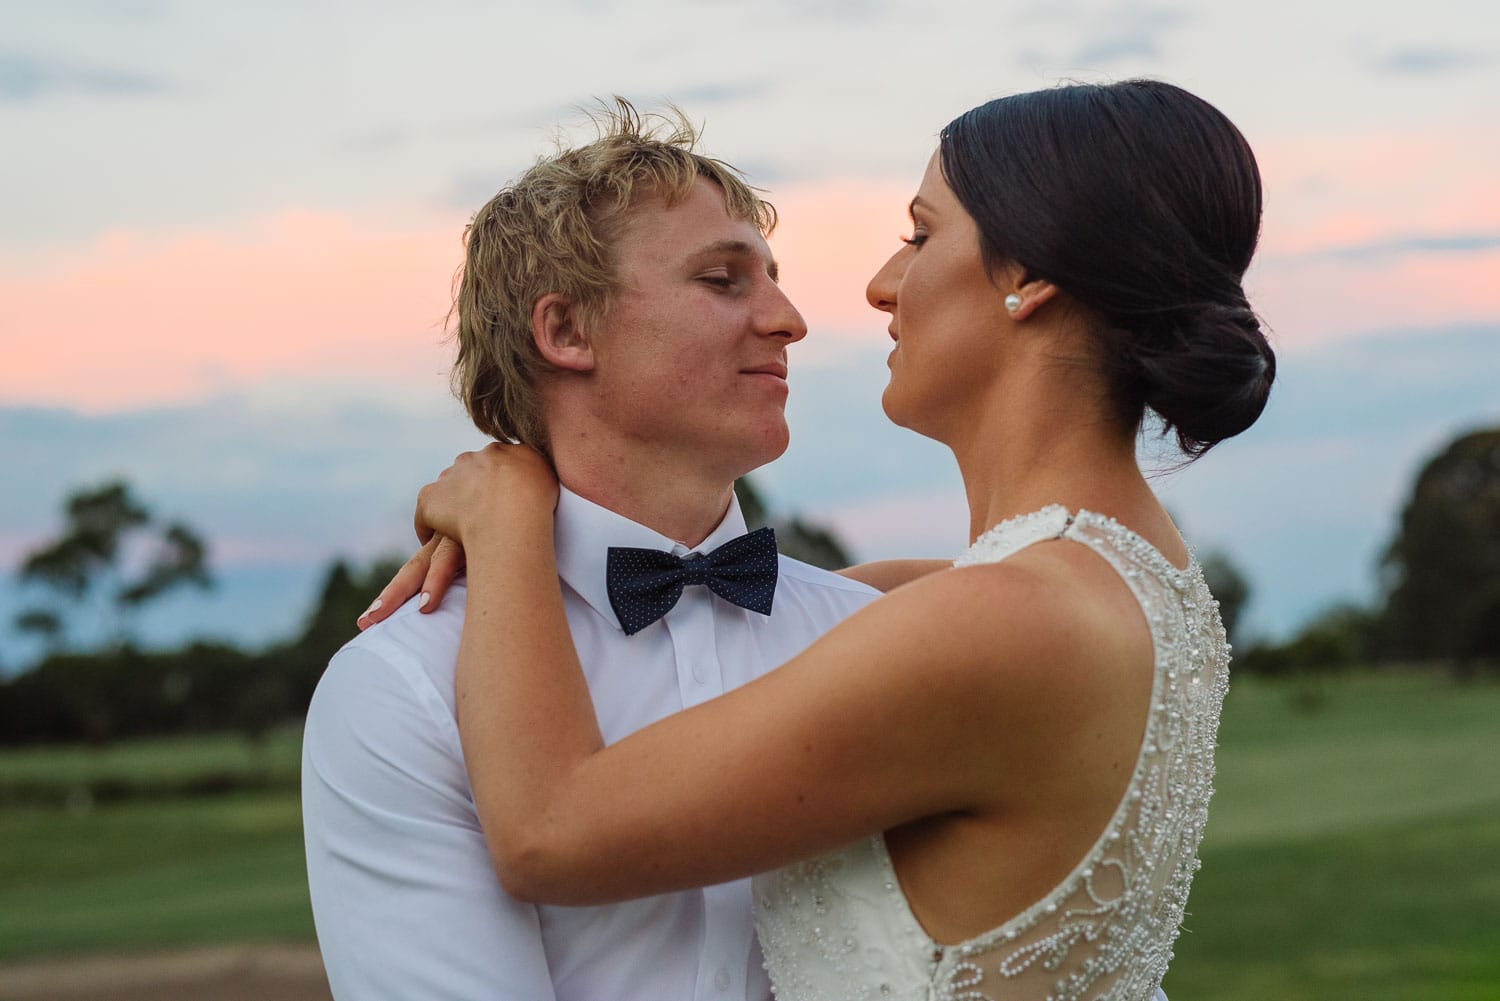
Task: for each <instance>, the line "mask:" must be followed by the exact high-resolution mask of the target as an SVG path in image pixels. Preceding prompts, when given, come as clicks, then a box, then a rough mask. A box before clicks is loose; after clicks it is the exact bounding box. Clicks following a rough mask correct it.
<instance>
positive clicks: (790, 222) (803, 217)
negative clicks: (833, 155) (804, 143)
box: [771, 178, 916, 351]
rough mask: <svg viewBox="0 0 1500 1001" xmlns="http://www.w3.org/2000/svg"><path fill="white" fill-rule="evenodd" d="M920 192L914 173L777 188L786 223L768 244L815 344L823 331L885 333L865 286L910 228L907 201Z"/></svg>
mask: <svg viewBox="0 0 1500 1001" xmlns="http://www.w3.org/2000/svg"><path fill="white" fill-rule="evenodd" d="M915 193H916V178H913V179H912V181H911V183H910V184H903V183H899V182H892V181H867V180H854V181H844V180H833V181H828V182H823V183H819V184H808V185H789V186H787V187H785V188H781V189H778V190H777V191H775V192H773V193H772V195H771V199H772V201H773V202H775V204H776V208H777V210H778V211H779V212H780V215H781V223H780V225H779V226H778V227H777V229H776V233H775V235H774V236H773V237H772V240H771V249H772V251H773V252H774V253H775V254H776V257H777V260H778V262H779V263H780V265H781V273H782V278H781V285H782V287H783V288H784V289H786V291H787V295H789V296H790V297H791V299H792V301H793V302H794V303H796V304H797V307H798V308H799V309H800V310H801V311H802V315H803V317H804V318H805V319H806V320H807V324H808V328H809V330H810V336H809V338H808V340H809V342H810V343H809V344H808V348H809V349H810V350H813V351H815V350H816V347H817V341H818V340H819V338H820V335H823V334H828V335H831V336H845V337H848V336H855V337H865V336H875V337H884V336H885V327H886V322H887V321H886V320H885V319H884V318H883V317H881V315H880V314H879V313H877V312H875V310H874V309H872V308H871V307H870V305H869V304H868V303H867V302H866V301H865V286H866V285H867V284H869V281H870V278H871V277H872V276H873V275H874V274H875V272H876V271H877V270H878V269H879V268H880V266H881V265H882V264H884V263H885V261H886V259H887V258H889V257H890V255H891V254H892V253H894V252H895V251H896V250H897V249H898V248H899V247H900V242H899V240H900V238H901V237H902V236H905V235H909V234H910V233H911V222H910V221H909V220H908V219H907V217H906V206H907V203H908V202H910V201H911V196H912V195H913V194H915Z"/></svg>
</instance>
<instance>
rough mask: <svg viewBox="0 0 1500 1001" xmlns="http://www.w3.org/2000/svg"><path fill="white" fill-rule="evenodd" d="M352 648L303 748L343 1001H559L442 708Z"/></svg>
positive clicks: (313, 871) (317, 918)
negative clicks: (494, 857)
mask: <svg viewBox="0 0 1500 1001" xmlns="http://www.w3.org/2000/svg"><path fill="white" fill-rule="evenodd" d="M396 653H398V652H393V654H392V655H389V656H388V655H383V654H381V653H377V652H375V651H372V650H370V649H367V648H364V647H360V646H352V647H346V648H345V649H344V650H342V651H340V652H339V653H338V654H337V655H336V656H335V657H334V658H333V660H332V662H330V664H329V666H328V670H327V671H326V672H325V673H324V676H323V678H322V680H321V681H320V682H319V684H318V689H317V692H316V694H315V695H314V697H313V700H312V704H311V705H310V706H309V708H308V716H307V728H306V735H305V737H304V740H303V749H302V814H303V831H304V837H305V840H306V847H307V879H308V886H309V888H310V890H311V895H312V908H313V919H314V922H315V924H316V927H317V933H318V944H319V947H320V948H321V950H322V953H323V963H324V966H325V968H326V969H327V972H328V980H329V984H330V986H331V987H332V989H333V996H334V997H335V998H336V999H339V1001H355V999H357V1001H387V999H389V1001H397V999H400V1001H408V999H411V998H423V999H427V1001H480V999H483V1001H552V999H553V996H554V995H553V989H552V982H551V978H550V976H549V974H548V969H547V960H546V956H545V954H544V952H543V948H542V939H541V931H540V926H539V922H538V916H537V911H536V908H535V907H533V906H532V905H529V904H524V903H521V902H518V901H516V900H514V899H512V898H511V897H509V896H508V895H507V894H506V893H505V892H504V891H503V890H502V889H501V888H500V885H499V882H498V880H497V879H496V877H495V875H494V870H493V869H492V868H491V866H490V858H489V853H488V851H487V849H486V847H485V843H484V835H483V833H482V832H481V831H480V827H479V820H478V817H477V815H476V814H475V811H474V806H473V801H472V797H471V796H470V793H469V787H468V780H467V776H466V775H465V772H464V766H463V760H462V756H461V752H460V750H459V744H458V734H457V727H456V725H455V723H454V720H453V717H452V715H451V713H450V712H449V710H448V708H447V705H446V703H444V702H443V700H442V699H441V697H440V696H439V695H438V694H437V692H436V691H435V689H434V688H433V685H432V682H431V681H430V680H429V678H428V676H427V675H426V673H425V672H423V671H422V669H421V667H420V665H416V664H413V663H403V662H402V658H401V657H400V656H397V655H395V654H396Z"/></svg>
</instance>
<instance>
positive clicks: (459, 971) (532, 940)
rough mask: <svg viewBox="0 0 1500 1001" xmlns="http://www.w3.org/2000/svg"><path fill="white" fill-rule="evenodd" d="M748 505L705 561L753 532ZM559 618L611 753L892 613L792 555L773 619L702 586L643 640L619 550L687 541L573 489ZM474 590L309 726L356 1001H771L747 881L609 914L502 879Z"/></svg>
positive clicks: (334, 689) (317, 710)
mask: <svg viewBox="0 0 1500 1001" xmlns="http://www.w3.org/2000/svg"><path fill="white" fill-rule="evenodd" d="M744 531H745V522H744V518H743V516H742V515H741V514H740V510H739V506H738V504H737V503H736V504H732V505H731V507H730V509H729V512H728V513H727V514H726V515H725V517H724V520H723V522H722V523H721V524H720V525H719V527H718V528H717V529H716V530H715V531H714V533H713V534H712V535H711V536H709V537H708V538H707V539H706V540H704V542H703V543H702V545H700V546H698V547H696V548H697V551H700V552H708V551H710V550H712V549H714V548H715V547H717V546H719V545H721V544H723V543H724V542H726V541H728V540H730V539H732V538H734V537H736V536H738V535H741V534H743V533H744ZM556 545H557V562H558V571H559V575H560V576H561V578H562V581H563V585H564V586H563V601H564V605H565V606H566V609H567V615H568V623H569V625H570V626H571V628H572V631H573V639H574V642H575V643H576V644H577V646H578V653H579V656H580V658H581V660H582V662H583V668H584V673H585V674H586V675H587V678H588V684H589V690H590V692H591V693H592V695H593V700H594V707H595V711H596V712H597V713H598V716H599V725H600V728H601V730H602V731H603V734H604V739H605V740H606V741H615V740H618V739H620V738H621V737H623V736H625V735H626V734H628V733H630V732H631V731H633V730H637V729H639V728H641V727H643V726H646V725H647V724H649V723H652V722H654V721H656V720H658V719H660V718H662V717H663V716H666V715H668V714H670V713H673V712H677V711H678V710H680V709H684V708H686V707H688V706H693V705H697V704H698V703H700V702H703V701H704V700H706V699H710V698H712V697H714V696H715V695H719V694H722V693H723V692H725V691H727V690H728V689H731V688H734V687H735V686H737V685H741V684H743V683H745V682H746V681H749V680H751V679H752V678H755V677H757V676H759V675H761V674H763V673H764V672H766V671H768V670H770V669H771V668H773V667H776V666H777V665H778V664H781V663H784V662H785V661H787V660H789V659H791V658H792V657H794V656H796V654H797V653H799V652H800V651H801V650H802V649H803V648H804V647H806V646H807V645H808V644H809V643H811V642H812V641H813V640H814V639H816V638H817V637H818V636H820V635H822V634H823V633H824V632H826V631H827V630H828V629H829V628H831V627H832V626H833V625H835V624H836V623H838V622H839V621H840V620H841V619H843V618H844V617H845V616H847V615H849V614H850V613H851V612H853V611H855V610H856V609H858V608H860V607H861V606H863V605H864V604H866V603H867V602H869V601H870V600H871V599H873V598H874V597H876V592H875V591H873V590H871V589H870V588H867V587H865V586H864V585H862V584H857V583H855V582H853V581H849V580H846V579H844V578H842V577H839V576H837V575H835V574H831V573H828V572H826V571H823V570H818V569H816V568H814V567H810V566H807V565H806V564H803V563H798V562H796V561H795V560H790V559H787V558H786V557H782V558H781V562H780V570H779V573H780V580H779V582H778V584H777V588H776V598H775V604H774V607H773V611H772V613H771V615H770V616H763V615H760V614H759V613H756V612H752V611H748V610H745V609H742V608H739V607H737V606H735V605H732V604H730V603H728V602H726V601H724V600H723V599H721V598H719V597H718V596H716V595H714V594H713V593H712V592H711V591H709V590H708V589H707V588H706V587H688V588H686V589H685V590H684V592H683V595H682V598H681V600H679V601H678V603H677V605H676V607H675V608H673V609H672V611H670V612H668V613H667V615H666V617H665V618H663V619H662V620H661V621H659V622H656V623H654V624H652V625H650V626H647V627H646V628H645V629H643V630H642V631H640V632H639V633H636V634H635V635H633V636H628V637H627V636H626V635H625V634H624V631H623V630H622V629H621V628H620V626H619V624H618V622H617V621H616V619H615V615H614V612H613V610H612V609H611V608H610V605H609V598H608V596H607V594H606V591H605V574H604V570H605V558H606V554H607V551H608V549H609V547H610V546H639V547H652V548H658V549H667V550H671V551H672V552H674V553H676V554H678V555H685V554H686V553H687V552H688V551H689V550H688V549H687V548H686V547H685V546H682V545H681V544H678V543H674V542H672V541H671V540H670V539H667V538H665V537H664V536H662V535H659V534H658V533H656V532H654V531H652V530H650V529H648V528H646V527H644V526H642V525H638V524H636V523H635V522H632V521H630V520H628V519H626V518H624V517H621V516H620V515H617V514H615V513H614V512H612V511H608V510H606V509H604V508H602V507H599V506H598V505H596V504H593V503H590V502H589V501H587V500H584V499H583V498H582V497H579V496H578V495H577V494H574V493H572V492H570V491H568V490H566V489H564V490H563V491H562V492H561V496H560V498H559V501H558V508H557V531H556ZM464 599H465V590H464V588H463V587H462V585H461V584H460V585H456V586H455V587H454V588H453V589H452V590H451V591H449V592H448V595H447V596H446V597H445V598H444V600H443V604H442V607H441V608H439V609H438V610H437V611H435V612H432V613H431V614H428V615H421V614H418V613H417V610H416V606H415V603H413V602H408V603H407V604H406V605H405V606H404V607H402V608H400V609H398V610H397V611H396V612H395V613H394V614H393V615H391V616H390V618H388V619H386V620H385V621H384V622H382V623H380V624H379V625H376V626H373V627H372V628H370V629H368V630H366V631H365V632H363V633H361V634H360V635H359V636H357V637H355V638H354V639H353V640H351V641H350V642H349V644H348V645H347V646H345V647H344V648H343V649H342V650H340V651H339V652H338V654H336V655H335V656H334V658H333V660H332V662H331V663H330V664H329V665H328V670H327V672H326V673H325V674H324V675H323V678H322V681H321V682H319V684H318V689H317V693H316V694H315V695H314V696H313V700H312V704H311V706H310V707H309V709H308V716H307V731H306V736H305V738H304V743H303V756H302V809H303V825H304V831H305V837H306V843H307V875H308V884H309V886H310V888H311V891H312V906H313V917H314V919H315V922H316V925H317V932H318V944H319V946H320V947H321V949H322V952H323V961H324V964H325V966H326V968H327V970H328V978H329V982H330V983H331V985H332V987H333V993H334V996H335V997H336V998H338V999H340V1001H380V999H391V1001H397V999H400V1001H416V999H421V1001H440V999H452V1001H479V999H486V1001H551V999H555V1001H617V999H619V1001H624V999H635V998H639V999H643V1001H689V999H692V1001H716V999H721V998H735V999H745V1001H760V999H763V998H766V997H768V996H769V993H770V988H769V984H768V981H767V979H766V975H765V971H764V970H763V969H762V967H761V961H760V951H759V948H758V947H757V946H756V945H755V942H754V936H753V932H752V927H751V915H750V893H749V881H748V880H738V881H736V882H733V883H727V884H723V885H720V886H711V887H706V888H704V889H702V890H693V891H688V892H685V893H672V894H665V895H662V896H657V897H648V898H645V899H642V900H633V901H627V902H625V903H622V904H611V905H607V906H602V907H551V906H532V905H530V904H523V903H519V902H517V901H515V900H513V899H511V898H510V897H509V896H507V895H506V894H505V892H504V891H503V890H501V888H500V885H499V883H498V882H497V880H496V878H495V875H494V871H493V870H492V869H491V866H490V859H489V854H488V852H487V850H486V848H485V843H484V837H483V834H482V833H481V831H480V828H479V819H478V817H477V815H476V814H475V811H474V802H473V795H472V793H471V792H470V789H469V782H468V776H467V774H466V773H465V770H464V763H463V755H462V750H461V748H460V746H459V739H458V726H457V722H456V719H455V715H454V690H453V674H454V667H455V663H456V660H457V656H458V641H459V633H460V630H461V629H462V626H463V616H464Z"/></svg>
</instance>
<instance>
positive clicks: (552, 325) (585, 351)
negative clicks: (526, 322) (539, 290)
mask: <svg viewBox="0 0 1500 1001" xmlns="http://www.w3.org/2000/svg"><path fill="white" fill-rule="evenodd" d="M531 339H532V341H533V342H534V343H535V344H536V349H537V350H538V351H540V352H541V353H542V357H543V358H545V359H547V361H548V362H550V363H551V364H552V365H554V366H556V367H557V368H561V369H567V370H568V371H570V372H589V371H592V370H593V368H594V348H593V345H592V344H590V343H589V339H588V333H587V332H586V331H585V330H584V329H583V324H582V317H581V316H580V315H579V310H578V308H577V307H576V306H575V305H574V304H573V303H572V301H571V300H569V299H568V297H567V296H565V295H562V294H561V293H558V292H548V293H547V294H546V295H544V296H542V297H541V298H540V299H538V300H537V301H536V305H535V306H532V307H531Z"/></svg>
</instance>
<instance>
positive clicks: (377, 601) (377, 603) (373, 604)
mask: <svg viewBox="0 0 1500 1001" xmlns="http://www.w3.org/2000/svg"><path fill="white" fill-rule="evenodd" d="M383 604H385V602H383V601H381V600H380V599H379V598H376V599H375V600H374V601H372V602H370V607H369V608H367V609H365V610H364V611H363V612H361V613H360V615H359V617H360V618H362V619H363V618H364V617H365V616H367V615H369V614H370V613H371V612H374V611H376V610H378V609H379V608H380V606H381V605H383Z"/></svg>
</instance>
